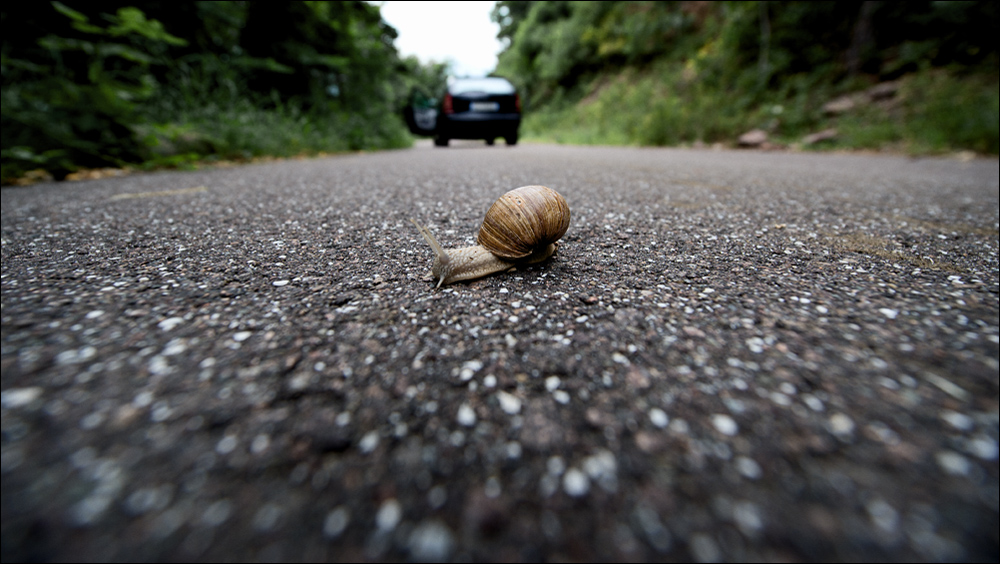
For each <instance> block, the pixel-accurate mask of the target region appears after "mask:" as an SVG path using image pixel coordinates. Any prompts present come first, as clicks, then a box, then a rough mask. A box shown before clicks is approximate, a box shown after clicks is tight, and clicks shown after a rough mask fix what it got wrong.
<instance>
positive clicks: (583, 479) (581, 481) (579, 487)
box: [563, 468, 590, 497]
mask: <svg viewBox="0 0 1000 564" xmlns="http://www.w3.org/2000/svg"><path fill="white" fill-rule="evenodd" d="M563 491H565V492H566V493H567V494H568V495H570V496H572V497H581V496H584V495H587V492H588V491H590V478H588V477H587V475H586V474H584V473H583V472H581V471H579V470H577V469H576V468H570V469H569V470H567V471H566V474H564V475H563Z"/></svg>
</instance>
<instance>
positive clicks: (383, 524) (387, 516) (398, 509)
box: [375, 498, 403, 531]
mask: <svg viewBox="0 0 1000 564" xmlns="http://www.w3.org/2000/svg"><path fill="white" fill-rule="evenodd" d="M402 518H403V508H402V506H400V505H399V502H398V501H396V499H395V498H390V499H387V500H385V502H384V503H383V504H382V507H379V508H378V513H377V514H376V515H375V526H376V527H378V528H379V529H381V530H383V531H391V530H393V529H395V528H396V525H398V524H399V521H400V520H401V519H402Z"/></svg>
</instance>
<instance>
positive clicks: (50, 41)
mask: <svg viewBox="0 0 1000 564" xmlns="http://www.w3.org/2000/svg"><path fill="white" fill-rule="evenodd" d="M2 22H3V30H4V33H3V39H2V41H3V47H2V65H0V66H2V68H0V75H2V102H3V106H2V116H0V117H2V164H3V171H2V176H3V179H4V180H5V181H7V180H10V179H12V178H14V177H16V176H19V175H21V174H23V173H24V172H25V171H27V170H31V169H35V168H43V169H47V170H48V171H49V172H50V173H52V174H53V175H55V176H56V177H57V178H60V177H62V176H65V175H66V174H67V173H69V172H72V171H73V170H76V169H78V168H81V167H84V168H90V167H101V166H123V165H126V164H137V163H146V164H147V165H149V164H160V165H163V164H166V165H183V164H184V163H188V162H191V161H194V160H199V159H204V158H206V157H209V158H226V159H231V158H249V157H253V156H259V155H277V156H283V155H294V154H299V153H311V152H319V151H338V150H357V149H368V148H381V147H400V146H405V145H408V144H409V143H411V138H410V136H409V135H408V133H407V132H406V130H405V127H404V125H403V123H402V121H401V120H400V119H398V118H397V117H396V116H398V115H399V113H400V112H399V110H400V107H401V105H402V104H403V103H404V102H405V99H406V97H407V96H408V94H409V92H410V91H411V90H412V89H414V88H418V87H419V88H431V89H434V88H437V86H438V84H439V83H441V82H443V80H444V76H445V74H446V72H447V68H446V67H445V66H443V65H429V66H428V67H426V68H425V67H423V66H422V65H420V64H419V62H418V61H417V60H416V59H407V60H401V59H400V58H399V56H398V55H397V53H396V50H395V47H394V45H393V42H394V40H395V38H396V35H397V34H396V30H395V29H393V28H392V27H391V26H389V25H388V24H386V23H385V22H384V21H383V20H382V18H381V15H380V13H379V8H378V7H377V6H375V5H372V4H369V3H367V2H360V1H352V2H295V3H289V4H274V3H269V2H187V3H177V2H162V1H146V2H141V3H140V2H130V3H124V2H114V1H103V2H89V3H85V2H69V1H67V2H66V3H60V2H23V3H6V4H4V6H3V8H2Z"/></svg>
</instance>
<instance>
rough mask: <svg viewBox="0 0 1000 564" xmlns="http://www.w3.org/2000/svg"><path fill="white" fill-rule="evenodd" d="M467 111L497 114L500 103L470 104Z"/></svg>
mask: <svg viewBox="0 0 1000 564" xmlns="http://www.w3.org/2000/svg"><path fill="white" fill-rule="evenodd" d="M469 109H470V110H472V111H473V112H497V111H500V102H472V103H470V104H469Z"/></svg>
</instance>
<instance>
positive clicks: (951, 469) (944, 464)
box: [934, 450, 972, 476]
mask: <svg viewBox="0 0 1000 564" xmlns="http://www.w3.org/2000/svg"><path fill="white" fill-rule="evenodd" d="M934 457H935V458H936V459H937V463H938V466H940V467H941V469H942V470H944V471H945V472H947V473H949V474H951V475H952V476H965V475H966V474H968V473H969V470H970V469H971V467H972V464H971V463H969V459H968V458H966V457H964V456H962V455H961V454H958V453H957V452H953V451H950V450H942V451H940V452H938V453H937V454H936V455H935V456H934Z"/></svg>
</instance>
